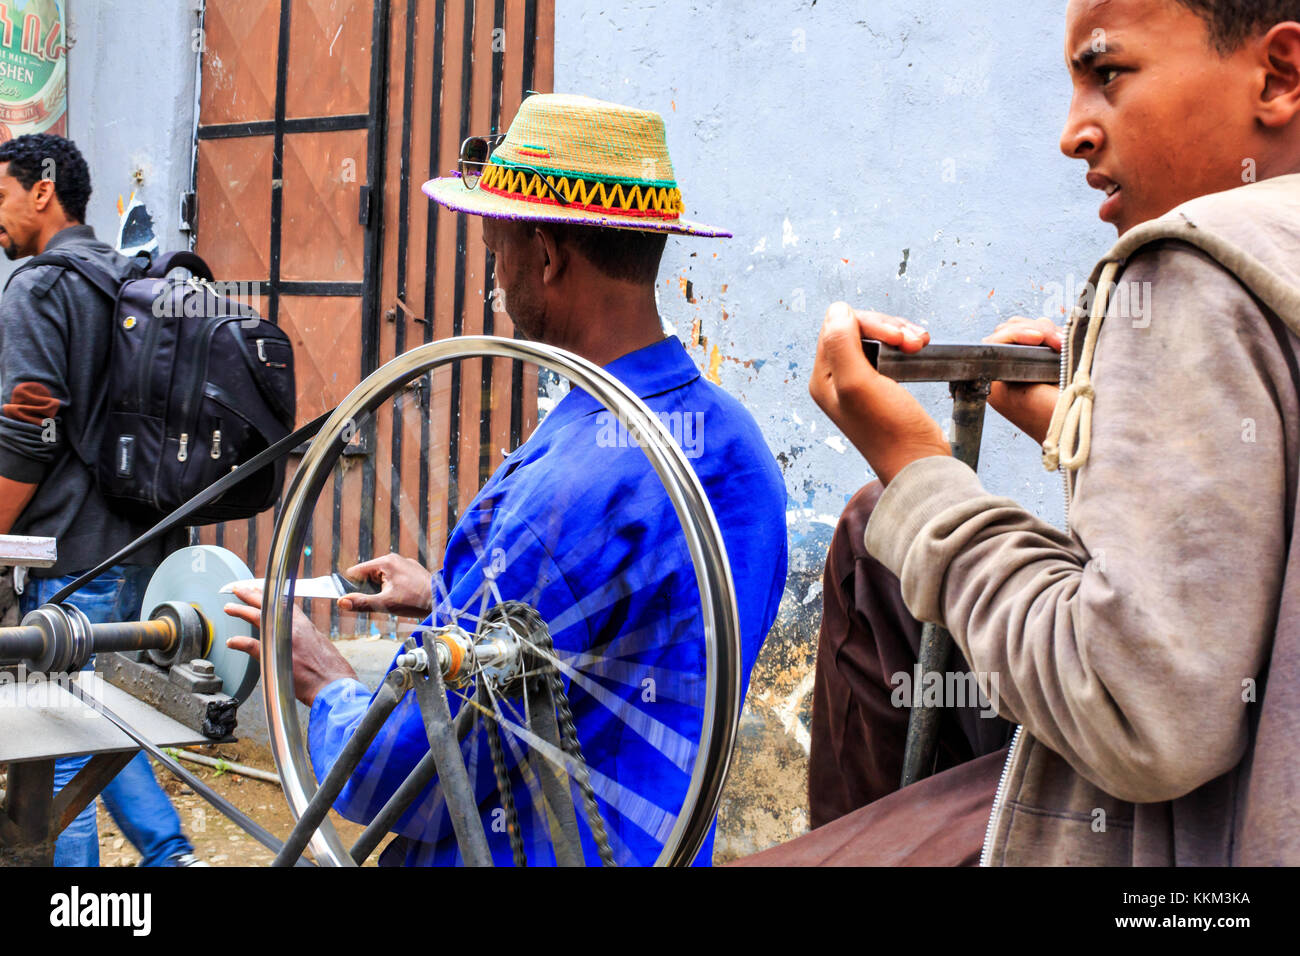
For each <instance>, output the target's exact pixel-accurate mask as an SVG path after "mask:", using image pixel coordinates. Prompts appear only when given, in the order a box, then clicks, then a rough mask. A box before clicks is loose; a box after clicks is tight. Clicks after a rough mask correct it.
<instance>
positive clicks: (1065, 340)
mask: <svg viewBox="0 0 1300 956" xmlns="http://www.w3.org/2000/svg"><path fill="white" fill-rule="evenodd" d="M1079 314H1080V313H1079V308H1078V306H1077V305H1076V306H1075V308H1074V310H1073V311H1072V312H1071V313H1070V317H1069V318H1068V319H1066V321H1065V331H1064V332H1063V333H1062V338H1061V346H1062V347H1061V374H1060V377H1059V378H1058V382H1059V385H1058V387H1059V388H1060V390H1061V391H1062V392H1064V391H1065V384H1066V377H1067V376H1068V375H1069V369H1070V359H1071V355H1072V353H1073V350H1074V347H1073V342H1074V327H1075V324H1076V323H1075V321H1074V320H1075V318H1076V316H1078V315H1079ZM1061 491H1062V494H1063V495H1064V497H1065V530H1066V533H1067V534H1068V533H1069V530H1070V472H1069V470H1068V469H1064V468H1063V469H1061ZM1024 730H1025V725H1024V724H1016V731H1015V733H1014V734H1012V735H1011V746H1010V747H1008V748H1007V760H1006V763H1004V764H1003V765H1002V776H1001V777H999V778H998V788H997V790H995V791H994V792H993V809H992V810H991V811H990V812H989V825H988V828H987V829H986V830H985V831H984V846H983V848H982V849H981V850H980V866H989V865H990V863H989V858H990V857H991V856H992V855H993V831H994V828H995V827H996V826H997V823H998V820H999V818H1000V817H1001V816H1002V804H1003V802H1004V801H1005V800H1006V797H1007V793H1006V790H1007V778H1008V777H1009V776H1010V775H1011V761H1013V760H1015V759H1016V748H1017V747H1018V746H1019V744H1020V735H1021V734H1022V733H1024Z"/></svg>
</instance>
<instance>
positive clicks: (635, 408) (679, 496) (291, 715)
mask: <svg viewBox="0 0 1300 956" xmlns="http://www.w3.org/2000/svg"><path fill="white" fill-rule="evenodd" d="M472 358H482V359H492V358H506V359H515V360H520V361H527V362H531V363H533V364H535V365H538V366H539V367H541V368H545V369H548V370H550V371H552V372H555V373H557V374H559V375H562V376H564V377H565V378H567V379H569V380H570V381H571V382H572V383H573V384H574V385H575V386H577V387H579V388H582V389H583V390H585V391H586V392H587V393H588V394H590V395H591V396H592V397H593V398H595V399H596V400H597V401H598V402H600V403H601V404H602V405H603V406H604V407H605V408H607V409H610V410H611V411H614V412H615V413H617V414H619V415H620V416H621V420H622V421H624V422H626V423H627V427H628V430H629V431H630V432H631V433H633V434H635V435H636V436H637V437H638V440H639V441H640V443H641V447H642V449H643V450H644V452H645V454H646V456H647V458H648V459H649V461H650V463H651V465H652V466H653V467H654V469H655V472H656V473H657V474H658V476H659V478H660V481H661V482H662V483H663V485H664V489H665V491H666V493H667V494H668V496H669V499H670V500H671V501H672V503H673V508H674V510H675V511H676V514H677V517H678V521H679V523H680V524H681V527H682V530H683V533H684V534H685V537H686V543H687V547H688V550H689V552H690V555H691V559H692V561H693V563H694V567H695V573H696V581H697V584H698V586H699V593H700V602H701V608H702V611H703V616H704V635H705V648H706V662H707V663H706V675H705V684H706V691H705V700H704V708H703V710H704V717H703V726H702V730H701V740H700V743H699V748H698V751H697V753H696V759H695V764H694V767H693V768H692V775H691V781H690V785H689V787H688V790H687V794H686V798H685V800H684V801H683V806H682V808H681V809H680V811H679V812H678V814H677V819H676V822H675V824H674V827H673V830H672V832H671V833H670V835H669V837H668V839H667V841H666V842H665V846H664V849H663V852H662V854H661V856H660V858H659V860H658V861H657V862H658V863H660V864H674V865H685V864H689V863H691V862H693V860H694V858H695V855H696V853H697V852H698V851H699V848H700V845H701V844H702V842H703V840H704V838H705V836H706V835H707V833H708V830H709V827H710V825H711V824H712V821H713V817H714V815H715V814H716V812H717V808H718V801H719V799H720V797H721V792H722V786H723V783H724V781H725V779H726V772H727V768H728V766H729V764H730V760H731V754H732V749H733V747H734V743H735V737H736V731H737V727H738V725H739V718H740V704H741V701H740V654H741V650H740V626H739V612H738V609H737V606H736V595H735V587H734V583H733V580H732V575H731V568H730V565H729V564H728V561H727V555H726V550H725V547H724V545H723V542H722V536H721V532H720V530H719V528H718V525H717V521H716V519H715V518H714V515H713V511H712V509H711V508H710V506H709V503H708V499H707V498H706V496H705V495H704V491H703V488H702V486H701V485H700V482H699V479H698V478H697V477H696V475H695V472H694V470H693V469H692V468H691V466H690V463H689V462H688V461H687V460H686V458H685V456H684V455H683V453H682V451H681V449H680V448H678V447H677V445H676V443H675V442H674V441H673V439H672V436H671V434H670V433H669V432H668V430H667V428H666V427H665V426H664V425H663V423H662V422H660V421H659V419H658V418H657V417H655V416H654V415H653V414H652V413H651V412H650V411H649V409H647V408H646V406H645V405H644V404H643V403H642V402H641V400H640V399H639V398H637V397H636V395H635V394H634V393H633V392H632V391H631V390H630V389H628V388H627V387H626V386H625V385H623V384H622V383H621V382H619V381H618V380H617V379H615V378H613V377H612V376H611V375H609V373H607V372H605V371H604V370H603V369H601V368H599V367H598V366H596V365H594V364H592V363H591V362H588V361H587V360H586V359H583V358H581V357H579V356H577V355H573V354H572V353H569V352H566V351H564V350H562V349H558V348H554V347H551V346H545V345H540V344H536V343H529V342H522V341H515V340H510V339H503V338H493V337H488V336H467V337H462V338H458V339H448V340H443V341H440V342H435V343H431V344H429V345H425V346H422V347H420V348H417V349H414V350H412V351H410V352H407V353H405V354H403V355H399V356H398V357H396V358H395V359H393V360H392V361H390V362H388V363H387V364H386V365H384V366H383V367H382V368H380V369H379V370H378V371H376V372H375V373H373V374H372V375H370V376H369V377H368V378H366V380H365V381H363V382H362V383H361V384H360V385H358V386H357V388H355V389H354V390H353V391H352V392H351V393H350V394H349V395H348V397H347V398H346V399H344V401H343V402H342V403H340V405H339V407H338V408H337V409H336V410H335V411H334V413H333V414H332V415H331V416H330V419H329V420H328V421H327V422H326V424H325V426H324V427H323V428H322V429H321V432H320V434H319V435H318V436H317V437H316V439H315V440H314V441H313V442H312V445H311V447H310V448H309V449H308V451H307V454H306V455H304V456H303V460H302V462H301V464H300V466H299V468H298V470H297V472H296V473H295V474H294V477H293V482H292V484H291V486H290V488H289V489H288V491H287V492H286V494H285V504H284V507H283V509H282V510H281V512H280V514H279V516H278V519H277V521H276V526H275V532H274V536H273V540H272V545H271V551H270V557H269V561H268V567H267V575H266V580H265V583H264V588H263V593H264V594H266V595H267V599H266V601H265V603H264V605H263V610H262V629H261V635H262V664H263V699H264V701H265V705H266V713H267V724H268V728H269V730H270V738H271V750H272V753H273V754H274V756H275V760H276V766H277V767H278V769H279V771H280V777H281V780H282V781H283V783H284V790H285V796H286V798H287V799H288V802H289V806H290V810H291V812H293V814H294V816H295V817H302V816H303V815H304V814H305V813H306V812H307V811H308V808H309V807H310V805H311V803H312V797H313V795H314V794H315V793H316V792H317V790H318V787H317V785H316V783H315V781H314V775H313V773H312V769H311V762H310V760H309V759H308V755H307V753H306V750H305V747H304V744H303V735H302V727H301V725H300V724H299V721H298V711H297V701H296V700H295V698H294V692H293V661H292V626H291V621H292V617H291V610H292V600H293V575H294V570H295V569H296V568H297V566H298V562H299V559H300V556H301V553H302V547H303V543H304V541H305V538H306V524H307V520H308V518H309V517H310V515H311V512H312V510H313V507H314V504H315V501H316V498H317V496H318V495H319V494H320V491H321V490H322V488H323V487H324V484H325V481H326V480H327V478H328V477H329V475H330V472H331V471H332V470H333V467H334V464H335V462H336V461H337V460H338V456H339V448H340V446H341V442H340V441H339V440H338V436H339V435H340V434H341V433H342V431H343V429H344V428H345V427H346V426H347V424H348V423H349V422H357V421H360V420H362V419H363V418H364V417H366V416H370V415H372V414H373V412H374V410H375V409H377V408H378V407H379V405H380V404H382V403H383V402H384V401H385V400H387V399H388V398H389V397H391V396H392V395H393V394H395V393H396V392H398V391H399V390H400V389H402V388H403V387H405V386H406V385H407V384H408V383H410V382H411V381H414V380H415V379H417V378H419V377H420V376H422V375H425V374H428V373H430V372H432V371H433V370H434V369H436V368H438V367H439V366H441V365H445V364H447V363H450V362H458V361H461V360H464V359H472ZM435 669H436V668H435ZM417 686H418V685H417ZM422 711H424V708H422ZM425 718H426V721H427V720H428V719H429V717H428V714H427V713H426V714H425ZM358 756H359V755H358ZM339 763H342V760H340V761H339ZM346 769H347V770H348V771H349V772H350V771H351V770H352V769H353V768H351V767H349V768H346ZM416 772H417V773H418V772H419V769H418V768H417V771H416ZM333 775H334V774H333V771H331V774H330V775H329V776H330V777H331V778H332V777H333ZM403 789H404V790H405V789H406V788H405V787H403ZM310 846H311V848H312V851H313V853H314V854H315V857H316V859H317V860H318V861H320V862H322V863H326V864H329V865H335V866H348V865H353V864H354V862H355V861H354V860H353V858H352V856H351V854H350V853H349V852H348V851H347V850H346V849H344V847H343V845H342V843H341V842H340V840H339V837H338V834H337V833H336V832H335V830H334V828H333V826H332V825H330V823H329V822H328V820H324V819H323V820H322V822H321V824H320V827H319V828H318V829H317V830H316V831H315V833H314V834H313V835H312V837H311V841H310Z"/></svg>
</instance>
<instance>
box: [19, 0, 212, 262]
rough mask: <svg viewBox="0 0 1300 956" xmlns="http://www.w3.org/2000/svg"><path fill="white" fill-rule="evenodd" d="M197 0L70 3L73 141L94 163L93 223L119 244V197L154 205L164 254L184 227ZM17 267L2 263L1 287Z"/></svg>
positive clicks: (178, 242)
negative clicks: (181, 217)
mask: <svg viewBox="0 0 1300 956" xmlns="http://www.w3.org/2000/svg"><path fill="white" fill-rule="evenodd" d="M197 8H198V3H197V2H193V0H69V2H68V46H69V50H68V124H69V125H68V135H69V137H70V138H71V139H72V140H73V141H74V142H76V144H77V146H78V148H79V149H80V150H81V152H82V155H83V156H85V157H86V163H87V164H88V165H89V166H90V181H91V186H92V188H93V192H92V194H91V197H90V205H89V207H88V208H87V210H86V221H87V222H88V223H89V224H90V225H91V226H93V227H94V229H95V234H96V235H97V236H99V238H101V239H103V240H104V241H106V242H108V243H110V244H115V243H116V241H117V231H118V225H119V219H118V213H117V199H118V197H119V196H121V197H122V199H123V201H125V200H126V199H127V198H128V197H129V196H130V195H131V192H132V190H134V191H136V193H137V195H138V196H139V197H140V198H141V200H142V201H143V202H144V203H145V205H146V206H147V207H148V209H149V212H150V214H151V215H152V217H153V220H154V230H155V232H156V233H157V235H158V242H159V245H160V248H162V249H187V248H189V238H188V235H187V234H186V233H183V232H181V231H180V230H179V228H178V226H179V210H180V196H181V193H183V192H186V191H188V190H189V188H190V169H191V164H192V155H193V142H194V80H195V66H196V63H197V53H196V52H195V50H194V46H193V33H192V31H194V30H195V29H197V28H198V25H199V18H198V14H197V13H196V12H195V11H196V10H197ZM12 268H13V266H12V265H11V264H10V263H9V261H8V260H0V284H3V281H4V279H5V278H6V277H8V275H9V272H10V270H11V269H12Z"/></svg>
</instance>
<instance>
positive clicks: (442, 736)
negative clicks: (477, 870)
mask: <svg viewBox="0 0 1300 956" xmlns="http://www.w3.org/2000/svg"><path fill="white" fill-rule="evenodd" d="M407 646H408V647H414V646H415V642H414V641H413V640H408V644H407ZM422 673H423V676H421V674H416V675H415V699H416V701H417V702H418V703H419V705H420V716H421V717H423V718H424V732H425V734H426V735H427V736H428V738H429V752H430V753H431V754H432V755H433V761H434V763H435V764H436V765H437V769H438V779H440V780H441V781H442V793H443V797H444V799H445V800H446V802H447V815H448V816H449V817H451V826H452V829H453V830H455V832H456V842H457V844H458V845H459V846H460V854H461V857H462V858H463V859H464V860H465V864H466V865H467V866H491V865H492V853H491V851H490V850H489V849H488V844H487V833H486V832H485V831H484V830H483V820H482V818H480V817H479V813H478V801H477V800H476V799H474V787H473V784H472V783H471V782H470V779H469V770H468V769H467V768H466V766H465V757H464V755H463V754H461V752H460V741H459V740H457V739H456V731H455V728H454V726H453V725H452V720H451V708H450V707H449V706H448V704H447V691H446V688H444V687H443V684H442V674H441V673H440V672H439V669H438V663H437V659H436V658H435V657H434V656H433V655H432V654H430V655H429V666H428V667H426V668H425V670H424V671H423V672H422Z"/></svg>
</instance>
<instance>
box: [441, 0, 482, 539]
mask: <svg viewBox="0 0 1300 956" xmlns="http://www.w3.org/2000/svg"><path fill="white" fill-rule="evenodd" d="M474 14H475V2H474V0H465V21H464V27H463V29H462V30H461V61H460V63H461V70H460V141H461V142H464V140H465V139H466V138H467V137H468V136H469V135H470V134H469V123H470V103H471V96H472V93H473V81H474ZM467 218H468V217H466V216H457V217H456V274H455V277H454V280H455V281H454V282H453V288H452V314H451V323H452V324H451V334H452V336H453V337H456V336H460V335H464V334H465V268H466V264H467V260H466V255H467V253H468V250H467V249H466V243H467V242H468V241H469V237H468V235H467V234H466V229H467V226H466V221H465V220H466V219H467ZM462 365H464V363H463V362H456V363H454V364H453V365H452V367H451V400H450V402H449V411H450V415H451V422H450V428H449V430H448V433H447V534H448V535H450V534H451V529H452V528H454V527H456V521H457V519H458V518H459V517H460V405H461V401H460V391H461V377H462V368H461V366H462Z"/></svg>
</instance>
